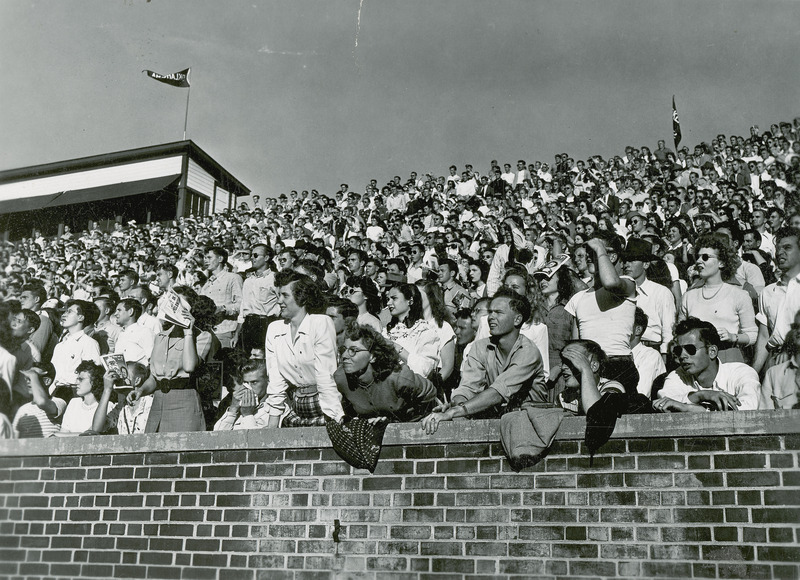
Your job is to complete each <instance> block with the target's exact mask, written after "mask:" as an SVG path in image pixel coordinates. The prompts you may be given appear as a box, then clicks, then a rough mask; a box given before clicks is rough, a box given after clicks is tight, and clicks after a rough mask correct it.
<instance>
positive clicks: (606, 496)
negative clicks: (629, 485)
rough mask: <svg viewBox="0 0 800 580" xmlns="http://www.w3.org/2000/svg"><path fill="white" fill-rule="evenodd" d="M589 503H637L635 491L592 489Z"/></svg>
mask: <svg viewBox="0 0 800 580" xmlns="http://www.w3.org/2000/svg"><path fill="white" fill-rule="evenodd" d="M589 505H598V506H606V505H636V492H634V491H591V492H589Z"/></svg>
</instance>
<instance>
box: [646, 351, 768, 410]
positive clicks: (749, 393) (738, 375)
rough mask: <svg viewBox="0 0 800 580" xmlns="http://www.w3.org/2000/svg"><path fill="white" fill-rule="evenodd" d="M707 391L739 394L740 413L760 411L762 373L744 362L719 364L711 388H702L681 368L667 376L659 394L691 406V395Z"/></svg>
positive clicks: (659, 396)
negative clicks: (759, 378)
mask: <svg viewBox="0 0 800 580" xmlns="http://www.w3.org/2000/svg"><path fill="white" fill-rule="evenodd" d="M703 390H714V391H724V392H726V393H729V394H731V395H735V396H736V397H738V399H739V402H740V403H741V406H739V408H738V410H739V411H753V410H755V409H758V404H759V403H758V400H759V392H760V390H761V383H760V382H759V380H758V373H756V371H755V370H753V368H752V367H749V366H748V365H746V364H744V363H738V362H730V363H719V369H717V376H716V377H714V384H713V385H712V386H711V389H706V388H705V387H702V386H701V385H700V384H698V383H697V381H696V380H694V378H693V377H692V376H691V375H689V374H688V373H687V372H686V371H684V370H683V369H682V368H678V369H676V370H674V371H672V372H671V373H670V374H669V375H667V378H666V380H665V381H664V387H663V388H662V389H661V390H660V391H659V392H658V398H659V399H663V398H665V397H666V398H670V399H673V400H675V401H678V402H679V403H689V402H690V401H689V395H691V394H692V393H696V392H697V391H703Z"/></svg>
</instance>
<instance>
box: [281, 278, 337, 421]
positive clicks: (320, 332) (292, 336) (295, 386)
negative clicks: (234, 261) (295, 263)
mask: <svg viewBox="0 0 800 580" xmlns="http://www.w3.org/2000/svg"><path fill="white" fill-rule="evenodd" d="M275 285H276V286H277V287H279V291H278V306H279V307H280V309H281V311H280V315H281V318H282V320H278V321H275V322H273V323H272V324H270V325H269V327H268V328H267V339H266V349H265V350H266V358H267V372H268V375H269V383H268V385H267V395H266V404H267V406H269V408H270V410H269V422H268V426H269V427H277V426H278V425H279V424H280V425H281V426H283V427H305V426H312V425H325V423H326V421H327V419H333V420H334V421H337V422H340V421H341V420H342V418H343V417H344V410H343V409H342V397H341V395H340V394H339V390H338V389H337V388H336V383H335V382H334V380H333V373H334V372H336V367H337V360H336V330H335V329H334V326H333V321H332V320H331V318H330V317H329V316H325V315H324V314H312V312H317V311H320V310H321V308H322V304H323V296H322V292H321V291H320V288H319V286H318V285H317V284H316V283H315V282H314V281H313V280H312V279H311V278H310V277H308V276H305V275H303V274H298V273H297V272H293V271H284V272H279V273H278V274H277V275H276V276H275ZM287 406H288V408H289V409H288V411H286V407H287ZM285 411H286V413H285V416H284V417H283V421H282V422H281V416H282V415H284V412H285Z"/></svg>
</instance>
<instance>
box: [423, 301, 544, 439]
mask: <svg viewBox="0 0 800 580" xmlns="http://www.w3.org/2000/svg"><path fill="white" fill-rule="evenodd" d="M530 313H531V305H530V303H529V302H528V299H527V298H525V296H521V295H518V294H516V293H514V292H510V293H508V294H505V293H503V294H502V295H499V296H495V297H494V298H492V301H491V303H490V305H489V332H490V334H491V336H489V337H488V338H483V339H480V340H476V341H475V343H474V344H473V346H472V348H471V349H470V351H469V354H468V355H467V356H466V358H465V359H464V364H463V366H462V372H461V383H460V384H459V386H458V388H457V389H456V390H454V391H453V398H452V403H451V404H449V405H442V406H440V407H439V408H438V410H437V411H436V412H434V413H431V414H430V415H428V416H427V417H425V419H423V421H422V426H423V429H424V430H425V431H426V432H427V433H428V434H433V433H435V432H436V429H437V427H438V425H439V423H441V422H442V421H452V420H453V419H457V418H459V417H469V416H472V415H485V414H487V413H490V414H493V415H496V414H497V413H498V412H500V411H503V410H505V409H509V410H510V409H514V408H519V407H524V406H544V405H546V404H547V389H546V387H545V377H544V365H543V363H542V355H541V353H540V352H539V349H537V348H536V346H535V345H534V344H533V343H532V342H531V341H530V339H528V338H527V337H525V336H523V335H522V334H520V329H521V328H522V325H523V324H524V323H525V321H526V320H528V318H529V317H530ZM501 405H502V407H501Z"/></svg>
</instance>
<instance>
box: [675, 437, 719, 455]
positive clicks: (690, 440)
mask: <svg viewBox="0 0 800 580" xmlns="http://www.w3.org/2000/svg"><path fill="white" fill-rule="evenodd" d="M725 443H726V442H725V438H724V437H687V438H681V439H678V451H679V452H683V451H688V452H689V453H698V452H703V451H725Z"/></svg>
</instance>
